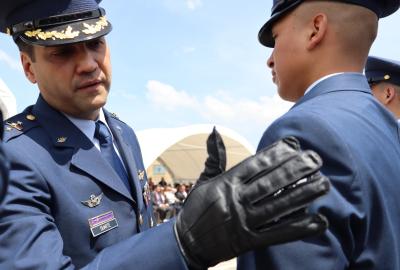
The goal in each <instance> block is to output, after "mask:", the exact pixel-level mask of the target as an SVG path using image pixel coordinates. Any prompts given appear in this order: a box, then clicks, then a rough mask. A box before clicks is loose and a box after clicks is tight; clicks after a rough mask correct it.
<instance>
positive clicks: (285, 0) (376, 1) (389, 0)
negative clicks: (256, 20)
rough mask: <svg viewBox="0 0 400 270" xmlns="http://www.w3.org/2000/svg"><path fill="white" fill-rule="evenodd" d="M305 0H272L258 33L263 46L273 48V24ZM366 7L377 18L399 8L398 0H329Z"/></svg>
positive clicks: (399, 2)
mask: <svg viewBox="0 0 400 270" xmlns="http://www.w3.org/2000/svg"><path fill="white" fill-rule="evenodd" d="M304 1H305V0H274V2H273V5H272V11H271V17H270V18H269V20H268V21H267V22H266V23H265V24H264V26H263V27H262V28H261V30H260V32H259V33H258V40H259V41H260V43H261V44H263V45H264V46H267V47H270V48H273V47H274V46H275V42H274V39H273V38H272V26H273V24H274V23H275V22H276V21H277V20H279V19H280V18H282V17H283V16H284V15H285V14H287V12H289V11H291V10H293V9H294V8H296V7H297V6H298V5H300V4H301V3H302V2H304ZM331 1H335V2H343V3H348V4H354V5H359V6H363V7H366V8H368V9H370V10H372V11H373V12H375V13H376V15H377V16H378V18H383V17H386V16H389V15H390V14H392V13H394V12H395V11H396V10H398V9H399V6H400V0H331Z"/></svg>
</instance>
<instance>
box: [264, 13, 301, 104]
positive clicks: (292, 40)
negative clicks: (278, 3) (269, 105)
mask: <svg viewBox="0 0 400 270" xmlns="http://www.w3.org/2000/svg"><path fill="white" fill-rule="evenodd" d="M302 31H303V30H302V29H301V27H300V25H298V24H297V20H296V19H295V17H294V16H293V14H292V13H290V14H288V15H286V16H285V17H283V18H282V19H280V20H279V21H278V22H276V23H275V24H274V26H273V28H272V33H273V37H274V40H275V47H274V49H273V51H272V54H271V56H270V57H269V59H268V61H267V65H268V66H269V67H270V68H271V71H272V77H273V82H274V83H275V84H276V85H277V87H278V93H279V95H280V96H281V97H282V98H283V99H284V100H288V101H297V100H298V99H299V98H300V97H301V96H302V95H303V94H304V91H305V89H306V86H305V85H304V81H305V77H306V75H307V74H306V72H305V70H304V67H305V65H304V63H305V54H304V41H303V39H302V38H303V36H304V35H303V34H302Z"/></svg>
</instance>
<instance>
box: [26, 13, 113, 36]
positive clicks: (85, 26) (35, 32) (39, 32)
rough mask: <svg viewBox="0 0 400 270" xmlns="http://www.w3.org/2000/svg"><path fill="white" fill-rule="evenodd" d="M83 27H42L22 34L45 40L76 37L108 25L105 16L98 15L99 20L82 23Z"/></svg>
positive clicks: (94, 32)
mask: <svg viewBox="0 0 400 270" xmlns="http://www.w3.org/2000/svg"><path fill="white" fill-rule="evenodd" d="M82 25H83V29H82V30H76V31H74V29H73V28H72V27H71V26H67V28H66V29H65V30H62V31H55V30H53V31H42V29H36V30H33V31H25V33H24V35H25V36H27V37H30V38H33V37H34V38H36V39H42V40H47V39H50V38H51V39H53V40H56V39H73V38H76V37H78V36H79V35H81V34H85V35H93V34H96V33H98V32H100V31H101V30H103V29H104V28H105V27H107V26H108V21H107V19H106V17H105V16H102V17H99V20H98V21H97V22H96V23H95V24H88V23H82Z"/></svg>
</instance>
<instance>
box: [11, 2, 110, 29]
mask: <svg viewBox="0 0 400 270" xmlns="http://www.w3.org/2000/svg"><path fill="white" fill-rule="evenodd" d="M104 15H105V11H104V9H103V8H99V9H97V10H93V11H85V12H80V13H72V14H66V15H59V16H51V17H48V18H45V19H37V20H31V21H27V22H22V23H18V24H15V25H13V26H11V27H10V28H7V34H9V35H15V34H19V33H22V32H29V31H34V30H36V29H41V28H46V27H55V26H59V25H63V24H70V23H75V22H79V21H85V20H90V19H95V18H101V17H104Z"/></svg>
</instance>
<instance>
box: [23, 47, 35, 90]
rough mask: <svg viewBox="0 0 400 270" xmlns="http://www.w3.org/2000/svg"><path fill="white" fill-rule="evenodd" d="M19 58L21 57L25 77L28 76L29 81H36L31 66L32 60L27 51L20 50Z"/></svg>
mask: <svg viewBox="0 0 400 270" xmlns="http://www.w3.org/2000/svg"><path fill="white" fill-rule="evenodd" d="M20 58H21V63H22V68H23V69H24V73H25V76H26V78H28V80H29V81H30V82H31V83H36V76H35V73H34V71H33V66H32V63H33V61H32V59H31V57H30V56H29V55H28V54H27V53H25V52H21V53H20Z"/></svg>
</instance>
